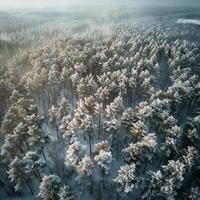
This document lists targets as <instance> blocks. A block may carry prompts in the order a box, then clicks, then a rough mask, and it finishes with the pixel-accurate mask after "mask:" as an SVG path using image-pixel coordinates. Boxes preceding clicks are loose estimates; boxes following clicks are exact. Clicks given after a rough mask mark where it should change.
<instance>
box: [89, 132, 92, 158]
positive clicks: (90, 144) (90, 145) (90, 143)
mask: <svg viewBox="0 0 200 200" xmlns="http://www.w3.org/2000/svg"><path fill="white" fill-rule="evenodd" d="M89 147H90V158H92V142H91V135H89Z"/></svg>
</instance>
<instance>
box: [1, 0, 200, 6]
mask: <svg viewBox="0 0 200 200" xmlns="http://www.w3.org/2000/svg"><path fill="white" fill-rule="evenodd" d="M69 5H129V6H179V7H194V6H195V7H196V6H198V7H199V6H200V1H199V0H190V1H188V0H168V1H161V0H43V1H41V0H6V1H5V0H0V8H25V7H28V8H34V7H60V6H69Z"/></svg>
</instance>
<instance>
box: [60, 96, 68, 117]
mask: <svg viewBox="0 0 200 200" xmlns="http://www.w3.org/2000/svg"><path fill="white" fill-rule="evenodd" d="M68 112H69V104H68V102H67V100H66V99H65V98H62V100H61V102H60V105H59V110H58V117H59V118H60V119H62V118H63V117H64V116H66V115H67V114H68Z"/></svg>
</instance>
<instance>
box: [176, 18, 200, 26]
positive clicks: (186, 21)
mask: <svg viewBox="0 0 200 200" xmlns="http://www.w3.org/2000/svg"><path fill="white" fill-rule="evenodd" d="M177 23H178V24H194V25H200V20H198V19H183V18H180V19H178V20H177Z"/></svg>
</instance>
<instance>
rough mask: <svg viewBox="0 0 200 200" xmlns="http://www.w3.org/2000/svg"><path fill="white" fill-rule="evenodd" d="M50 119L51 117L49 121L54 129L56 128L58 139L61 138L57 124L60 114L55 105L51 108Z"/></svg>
mask: <svg viewBox="0 0 200 200" xmlns="http://www.w3.org/2000/svg"><path fill="white" fill-rule="evenodd" d="M49 117H50V119H49V121H50V124H51V126H52V128H54V129H55V130H56V135H57V138H59V135H58V124H57V117H58V112H57V109H56V108H55V106H54V105H52V106H51V108H50V109H49Z"/></svg>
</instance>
